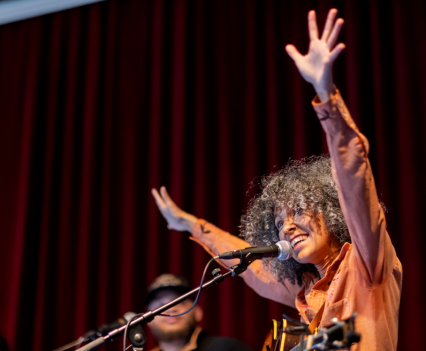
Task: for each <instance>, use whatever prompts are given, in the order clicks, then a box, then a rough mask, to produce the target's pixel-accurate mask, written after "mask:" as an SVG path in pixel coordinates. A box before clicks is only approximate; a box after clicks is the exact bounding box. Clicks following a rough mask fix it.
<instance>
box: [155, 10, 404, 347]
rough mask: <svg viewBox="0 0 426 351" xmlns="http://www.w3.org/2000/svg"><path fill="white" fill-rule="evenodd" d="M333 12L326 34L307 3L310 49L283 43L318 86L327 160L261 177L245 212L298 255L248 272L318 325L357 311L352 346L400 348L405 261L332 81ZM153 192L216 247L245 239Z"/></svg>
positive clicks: (260, 241) (182, 223) (245, 228)
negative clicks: (256, 193)
mask: <svg viewBox="0 0 426 351" xmlns="http://www.w3.org/2000/svg"><path fill="white" fill-rule="evenodd" d="M336 14H337V10H335V9H332V10H330V11H329V14H328V17H327V20H326V24H325V27H324V31H323V33H322V36H321V38H320V37H319V35H318V28H317V23H316V15H315V12H314V11H310V12H309V14H308V27H309V36H310V45H309V50H308V53H307V54H306V55H305V56H303V55H301V54H300V53H299V52H298V51H297V50H296V48H295V47H294V46H293V45H287V47H286V50H287V53H288V54H289V56H290V57H291V58H292V59H293V60H294V62H295V64H296V66H297V68H298V69H299V72H300V73H301V75H302V77H303V78H304V79H305V80H306V81H307V82H309V83H311V84H312V85H313V87H314V89H315V91H316V93H317V97H315V99H314V101H313V102H312V104H313V107H314V109H315V111H316V113H317V115H318V119H319V120H320V123H321V125H322V127H323V129H324V131H325V133H326V137H327V145H328V149H329V152H330V159H328V158H326V157H314V158H309V159H305V160H302V161H298V162H290V163H289V164H288V165H287V166H286V167H285V168H284V169H282V170H281V171H279V172H277V173H275V174H273V175H270V176H268V177H265V178H264V180H263V182H262V193H261V194H260V195H259V196H257V197H256V198H255V199H254V200H253V201H252V203H251V207H250V208H249V210H248V211H247V213H246V214H245V215H244V216H243V217H242V221H241V234H242V236H243V237H244V238H245V240H246V241H247V242H249V243H250V244H252V245H253V244H255V245H269V244H270V243H272V242H277V241H278V240H287V241H289V242H290V243H291V245H292V246H293V247H294V254H293V258H291V259H289V260H288V261H285V262H281V261H278V260H277V259H272V260H267V261H266V263H265V264H263V263H262V262H258V261H257V262H255V263H253V264H252V265H251V266H250V267H249V269H248V270H247V272H245V273H244V274H243V275H242V277H243V278H244V280H245V282H246V283H247V284H248V285H249V286H250V287H252V288H253V289H254V290H255V291H256V292H257V293H259V294H260V295H261V296H264V297H267V298H269V299H272V300H275V301H278V302H280V303H283V304H285V305H288V306H292V307H294V308H297V310H298V311H299V313H300V315H301V319H302V320H303V321H304V322H306V323H312V322H313V320H319V321H320V323H319V327H327V326H330V325H331V324H332V322H331V320H332V318H338V319H345V318H348V317H349V316H350V315H351V314H352V313H354V312H357V314H358V316H357V318H356V324H355V327H356V329H357V332H359V333H361V342H360V343H359V344H356V345H354V346H353V347H352V349H353V350H362V351H367V350H368V351H373V350H377V351H378V350H380V351H382V350H389V351H390V350H396V347H397V340H398V313H399V305H400V297H401V287H402V266H401V263H400V262H399V260H398V258H397V256H396V253H395V249H394V247H393V246H392V243H391V240H390V237H389V235H388V233H387V231H386V220H385V216H384V210H383V208H382V206H381V204H380V202H379V200H378V198H377V192H376V187H375V184H374V178H373V175H372V171H371V166H370V163H369V160H368V151H369V144H368V141H367V139H366V138H365V136H364V135H362V134H361V133H360V132H359V130H358V128H357V127H356V125H355V123H354V121H353V120H352V118H351V116H350V114H349V111H348V110H347V108H346V106H345V103H344V101H343V99H342V97H341V96H340V93H339V91H338V90H337V89H336V87H335V85H334V83H333V79H332V65H333V63H334V61H335V60H336V58H337V57H338V55H339V54H340V53H341V52H342V50H343V49H344V48H345V46H344V44H342V43H340V44H338V45H335V44H336V41H337V38H338V34H339V32H340V29H341V27H342V25H343V20H342V19H338V20H335V18H336ZM283 137H285V136H283ZM153 195H154V198H155V200H156V202H157V205H158V207H159V209H160V211H161V212H162V214H163V216H164V217H165V218H166V220H167V221H168V226H169V228H170V229H175V230H180V231H182V230H188V231H190V232H192V235H193V236H194V237H195V239H196V240H198V241H199V242H200V243H201V244H202V245H204V247H205V248H206V249H207V250H208V251H209V252H210V253H211V254H213V255H216V254H218V253H221V252H225V251H230V250H234V249H240V248H244V247H245V246H246V245H247V244H246V242H245V241H243V240H241V239H238V238H236V237H235V236H232V235H230V234H229V233H226V232H223V231H221V230H220V229H218V228H216V227H215V226H213V225H211V224H209V223H207V222H206V221H204V220H201V219H198V218H196V217H195V216H193V215H190V214H188V213H186V212H183V211H182V210H180V209H179V208H178V207H177V206H176V205H175V204H174V203H173V201H172V200H171V199H170V197H169V196H168V194H167V192H166V190H165V188H164V187H163V188H162V189H161V196H160V194H159V193H158V192H157V191H156V190H155V189H153ZM225 263H226V264H227V265H231V264H234V262H229V261H227V262H225ZM317 314H318V315H317ZM315 317H317V318H315ZM316 326H317V325H314V327H316Z"/></svg>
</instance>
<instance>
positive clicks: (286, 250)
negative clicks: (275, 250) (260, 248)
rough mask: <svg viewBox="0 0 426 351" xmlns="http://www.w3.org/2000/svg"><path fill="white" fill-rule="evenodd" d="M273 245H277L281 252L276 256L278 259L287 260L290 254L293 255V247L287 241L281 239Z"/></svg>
mask: <svg viewBox="0 0 426 351" xmlns="http://www.w3.org/2000/svg"><path fill="white" fill-rule="evenodd" d="M275 245H278V246H279V247H280V248H281V254H280V255H279V256H278V257H277V258H278V259H279V260H280V261H285V260H288V259H289V258H291V256H293V247H292V246H291V244H290V243H289V242H288V241H285V240H281V241H278V242H277V243H276V244H275Z"/></svg>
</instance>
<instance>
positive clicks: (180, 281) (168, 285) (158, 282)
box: [145, 273, 191, 306]
mask: <svg viewBox="0 0 426 351" xmlns="http://www.w3.org/2000/svg"><path fill="white" fill-rule="evenodd" d="M162 290H173V291H176V292H177V293H178V294H179V295H183V294H185V293H187V292H188V291H191V288H190V287H189V284H188V281H187V280H186V279H185V278H183V277H179V276H177V275H174V274H170V273H166V274H162V275H160V276H158V277H157V278H156V279H155V280H154V282H153V283H152V284H151V285H150V286H149V288H148V291H147V293H146V295H145V305H146V306H148V305H149V304H150V302H151V301H152V300H153V299H154V296H155V294H157V293H158V292H159V291H162Z"/></svg>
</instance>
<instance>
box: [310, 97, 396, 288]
mask: <svg viewBox="0 0 426 351" xmlns="http://www.w3.org/2000/svg"><path fill="white" fill-rule="evenodd" d="M312 105H313V107H314V109H315V111H316V113H317V115H318V118H319V120H320V122H321V125H322V127H323V129H324V131H325V133H326V137H327V145H328V149H329V152H330V155H331V167H332V174H333V178H334V180H335V182H336V184H337V188H338V193H339V201H340V205H341V207H342V211H343V215H344V217H345V219H346V223H347V225H348V228H349V232H350V235H351V239H352V244H353V248H354V249H353V250H354V255H352V258H353V261H354V262H353V263H354V264H355V265H356V267H357V270H356V272H355V274H356V277H357V280H358V281H359V283H361V284H363V285H364V286H366V287H371V286H374V285H379V284H381V283H383V282H384V281H385V280H386V279H387V277H389V276H390V274H391V273H392V270H393V267H394V266H395V265H396V260H397V258H396V253H395V250H394V247H393V246H392V243H391V240H390V237H389V235H388V233H387V231H386V220H385V215H384V212H383V209H382V207H381V206H380V204H379V200H378V197H377V191H376V186H375V183H374V178H373V174H372V170H371V166H370V162H369V160H368V152H369V144H368V141H367V139H366V138H365V136H364V135H362V134H361V133H360V132H359V130H358V128H357V126H356V125H355V123H354V121H353V120H352V118H351V116H350V114H349V111H348V109H347V107H346V105H345V103H344V101H343V99H342V97H341V95H340V93H339V91H338V90H337V91H336V93H335V94H334V95H333V96H332V97H331V99H330V100H329V101H327V102H323V103H320V102H319V100H318V97H316V98H315V99H314V100H313V102H312Z"/></svg>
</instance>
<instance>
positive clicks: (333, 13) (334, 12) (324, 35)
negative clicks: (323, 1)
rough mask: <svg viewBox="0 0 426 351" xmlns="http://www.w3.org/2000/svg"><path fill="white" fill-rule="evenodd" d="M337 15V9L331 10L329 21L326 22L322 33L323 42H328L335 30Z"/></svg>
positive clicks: (328, 16)
mask: <svg viewBox="0 0 426 351" xmlns="http://www.w3.org/2000/svg"><path fill="white" fill-rule="evenodd" d="M336 15H337V9H331V10H330V11H328V15H327V20H326V21H325V26H324V30H323V32H322V36H321V40H322V41H324V42H327V40H328V37H329V35H330V32H331V30H332V28H333V24H334V19H335V18H336Z"/></svg>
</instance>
